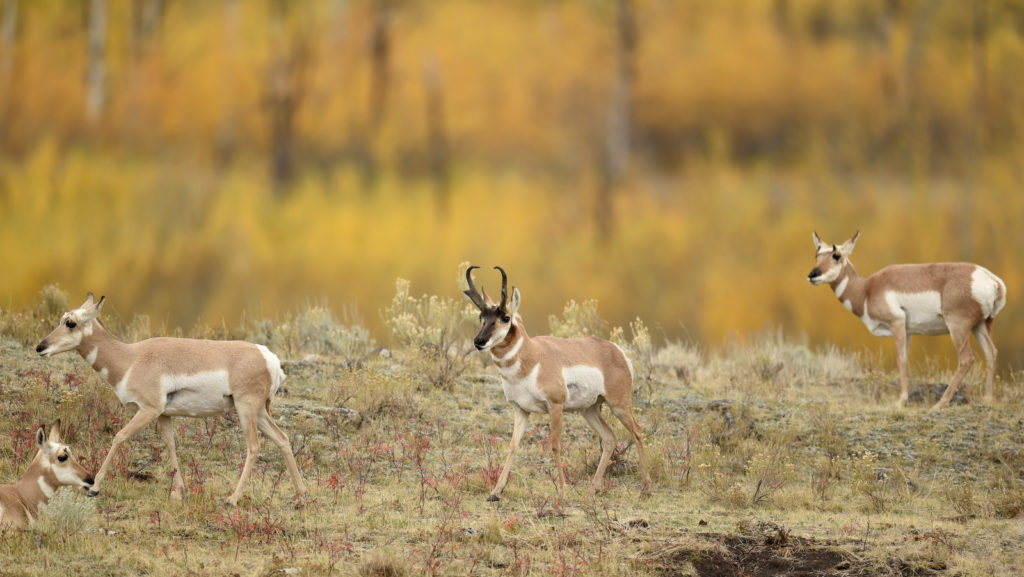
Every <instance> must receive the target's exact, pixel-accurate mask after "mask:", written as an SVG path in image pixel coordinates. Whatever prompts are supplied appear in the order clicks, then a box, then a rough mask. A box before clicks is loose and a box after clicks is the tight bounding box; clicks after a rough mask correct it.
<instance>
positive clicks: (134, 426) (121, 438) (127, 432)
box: [86, 409, 160, 497]
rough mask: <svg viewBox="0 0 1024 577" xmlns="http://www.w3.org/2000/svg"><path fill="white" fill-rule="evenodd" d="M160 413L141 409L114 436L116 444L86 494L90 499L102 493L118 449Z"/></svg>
mask: <svg viewBox="0 0 1024 577" xmlns="http://www.w3.org/2000/svg"><path fill="white" fill-rule="evenodd" d="M159 416H160V413H158V412H156V411H155V410H147V409H139V410H138V412H136V413H135V416H134V417H132V420H130V421H128V424H127V425H125V426H124V428H123V429H121V430H120V431H118V432H117V434H116V435H114V442H113V443H111V444H110V450H109V451H107V456H106V457H105V458H104V459H103V464H102V465H101V466H100V470H99V472H98V473H96V478H95V479H94V480H93V483H92V489H90V490H89V492H88V493H86V494H87V495H88V496H90V497H95V496H96V495H98V494H99V492H100V484H101V483H102V482H103V478H104V477H106V476H107V467H109V466H110V460H111V459H112V458H113V457H114V453H115V452H116V451H117V448H118V447H120V446H121V443H123V442H125V441H127V440H128V439H130V438H131V436H132V435H134V434H135V433H138V432H139V431H141V430H142V429H143V428H144V427H145V426H146V425H148V424H150V423H152V422H153V421H154V420H155V419H156V418H157V417H159Z"/></svg>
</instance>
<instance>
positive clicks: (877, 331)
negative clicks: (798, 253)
mask: <svg viewBox="0 0 1024 577" xmlns="http://www.w3.org/2000/svg"><path fill="white" fill-rule="evenodd" d="M813 234H814V248H815V250H816V251H817V253H816V254H817V256H816V258H817V261H818V262H817V264H816V265H815V266H814V270H812V271H811V273H810V274H809V275H807V280H808V281H810V283H811V284H813V285H819V284H824V283H828V285H829V286H830V287H832V290H833V291H835V293H836V297H838V298H839V301H840V302H842V303H843V306H844V307H846V309H847V310H848V311H850V312H852V313H853V314H855V315H857V316H858V317H860V319H861V320H862V321H864V324H865V325H867V327H868V330H869V331H871V334H873V335H875V336H877V337H889V336H891V337H892V338H893V340H894V341H895V342H896V364H897V365H898V366H899V370H900V398H899V400H898V401H896V407H897V408H899V407H902V406H903V404H904V403H906V402H907V397H908V393H907V353H908V351H909V350H910V335H944V334H949V335H951V336H952V338H953V346H954V347H956V352H957V354H958V355H959V357H960V365H959V368H958V369H957V371H956V374H954V375H953V380H952V381H950V383H949V386H948V387H947V388H946V392H945V393H944V394H943V395H942V398H940V399H939V401H938V402H937V403H935V406H933V407H932V410H936V409H941V408H942V407H944V406H946V405H947V404H948V403H949V400H950V399H951V398H952V397H953V394H954V393H956V390H957V387H959V386H960V383H961V382H962V381H963V380H964V377H965V376H966V375H967V371H969V370H970V369H971V365H973V364H974V353H973V352H971V332H974V337H975V338H976V339H977V340H978V344H979V345H981V351H982V353H984V355H985V363H986V364H987V365H988V366H987V373H986V378H985V398H986V400H991V399H992V379H993V376H994V374H995V366H996V346H995V344H994V343H993V342H992V322H993V320H994V319H995V317H996V315H998V314H999V311H1000V310H1002V308H1003V305H1005V304H1006V285H1005V284H1003V281H1002V280H1001V279H1000V278H999V277H997V276H996V275H994V274H992V273H991V272H989V271H988V269H986V268H984V267H982V266H979V265H976V264H972V263H966V262H956V263H935V264H897V265H892V266H887V267H885V268H883V269H882V270H880V271H878V272H876V273H875V274H873V275H871V276H869V277H867V278H863V277H861V276H859V275H858V274H857V271H856V270H855V269H854V268H853V263H851V262H850V253H852V252H853V247H854V245H855V244H857V238H858V237H859V236H860V232H859V231H858V232H857V233H856V234H854V235H853V237H852V238H850V240H848V241H846V242H844V243H843V244H841V245H838V246H837V245H834V244H828V243H825V242H822V241H821V239H820V238H818V233H817V232H815V233H813Z"/></svg>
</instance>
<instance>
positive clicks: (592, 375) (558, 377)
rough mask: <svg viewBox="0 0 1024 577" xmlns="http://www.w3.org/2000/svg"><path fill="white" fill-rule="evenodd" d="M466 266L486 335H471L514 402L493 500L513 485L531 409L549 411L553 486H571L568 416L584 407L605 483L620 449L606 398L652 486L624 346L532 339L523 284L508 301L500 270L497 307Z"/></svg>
mask: <svg viewBox="0 0 1024 577" xmlns="http://www.w3.org/2000/svg"><path fill="white" fill-rule="evenodd" d="M475 268H480V267H477V266H471V267H469V269H467V270H466V282H467V283H469V290H467V291H464V293H465V295H466V297H467V298H468V299H469V300H470V301H471V302H472V303H473V304H474V305H476V306H477V308H479V309H480V323H481V327H480V333H479V334H478V335H477V336H476V338H475V339H474V340H473V344H474V345H475V346H476V348H477V350H480V351H490V353H491V359H492V360H493V361H494V363H495V364H496V365H497V366H498V372H499V373H500V374H501V383H502V389H504V392H505V399H507V400H508V402H509V404H511V405H512V409H513V411H514V413H513V415H514V419H515V420H514V423H513V426H512V441H511V443H510V444H509V452H508V457H507V458H506V459H505V464H504V465H503V466H502V468H501V474H500V475H499V477H498V482H497V483H496V484H495V485H494V489H493V490H492V491H491V494H490V496H488V497H487V500H488V501H497V500H499V499H500V498H501V492H502V491H503V490H504V489H505V484H506V483H508V475H509V470H510V469H511V468H512V462H513V460H514V459H515V454H516V449H517V448H518V447H519V442H520V440H522V438H523V434H524V433H525V432H526V425H527V422H528V421H529V414H530V413H548V414H550V415H551V452H552V453H553V455H554V461H555V485H556V489H557V491H558V494H559V496H561V495H562V493H563V485H564V483H565V478H564V474H563V471H562V449H561V447H562V445H561V436H562V413H563V412H564V411H578V412H581V413H583V418H585V419H586V421H587V423H588V424H589V425H590V426H591V428H593V429H594V431H596V432H597V434H598V436H599V437H600V439H601V448H602V451H601V461H600V462H599V463H598V465H597V472H596V473H594V481H593V487H594V490H595V491H597V490H600V489H601V487H602V486H603V484H602V480H603V478H604V471H605V468H606V467H607V466H608V462H609V460H610V459H611V456H612V452H613V451H614V450H615V433H614V432H613V431H612V429H611V427H609V426H608V423H606V422H605V420H604V419H603V418H602V417H601V404H602V403H607V404H608V406H609V407H610V408H611V410H612V414H613V415H615V417H616V418H618V419H619V421H621V422H622V424H623V425H625V426H626V429H627V430H628V431H629V433H630V435H632V437H633V441H634V442H635V443H636V446H637V450H638V451H639V452H640V466H641V469H642V471H643V476H644V484H643V492H644V493H646V492H648V491H649V490H650V483H651V479H650V476H649V475H648V473H647V456H646V454H645V453H644V442H643V439H642V437H641V433H640V425H638V424H637V422H636V419H634V418H633V367H632V365H631V364H630V362H629V360H628V359H627V358H626V355H625V353H623V352H622V349H620V348H619V347H618V346H616V345H614V344H612V343H610V342H608V341H606V340H602V339H599V338H596V337H587V338H582V339H560V338H556V337H548V336H544V337H537V338H530V336H529V335H528V334H526V327H524V326H523V320H522V318H521V317H520V316H519V315H518V314H517V312H516V311H518V310H519V289H517V288H515V287H512V299H511V301H510V300H509V299H508V290H507V287H508V277H507V276H506V275H505V271H504V270H503V269H502V268H501V267H494V268H496V269H498V270H499V271H501V302H500V303H498V304H494V302H493V301H491V300H490V299H489V298H487V296H486V293H484V294H481V293H480V292H479V291H478V290H477V288H476V285H474V284H473V276H472V272H473V269H475Z"/></svg>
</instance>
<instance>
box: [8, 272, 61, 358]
mask: <svg viewBox="0 0 1024 577" xmlns="http://www.w3.org/2000/svg"><path fill="white" fill-rule="evenodd" d="M69 303H70V297H69V296H68V293H67V291H65V290H64V289H62V288H60V285H58V284H48V285H46V286H44V287H43V288H42V289H40V291H39V299H38V300H37V301H36V302H35V305H34V306H33V307H32V308H30V309H26V310H23V311H18V312H12V311H3V312H2V313H0V335H2V336H5V337H11V338H14V339H17V340H18V341H19V342H20V343H21V344H23V345H29V344H35V343H37V342H39V339H41V338H42V337H43V336H44V335H46V333H48V332H49V331H50V330H51V329H52V328H53V327H54V326H56V324H57V320H58V319H59V318H60V315H62V314H64V313H65V312H67V311H68V310H69V309H70V306H69Z"/></svg>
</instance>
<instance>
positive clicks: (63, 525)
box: [35, 488, 96, 543]
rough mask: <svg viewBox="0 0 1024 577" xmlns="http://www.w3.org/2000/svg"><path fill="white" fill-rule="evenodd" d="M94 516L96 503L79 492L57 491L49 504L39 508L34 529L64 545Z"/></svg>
mask: <svg viewBox="0 0 1024 577" xmlns="http://www.w3.org/2000/svg"><path fill="white" fill-rule="evenodd" d="M95 515H96V501H95V500H94V499H90V498H88V497H86V496H85V494H84V493H82V492H81V491H75V490H72V489H70V488H62V489H60V490H58V491H57V492H56V493H55V494H54V496H53V497H52V498H51V499H50V502H49V503H47V504H45V505H43V506H41V507H40V508H39V520H38V521H36V524H35V529H36V530H37V531H39V532H40V533H42V534H44V535H49V536H51V537H54V538H56V539H58V540H60V541H61V542H62V543H66V542H67V541H68V539H70V538H71V537H72V536H74V535H75V534H76V533H78V532H79V531H81V530H82V529H83V528H84V527H85V526H86V524H87V523H88V522H89V519H91V518H92V517H93V516H95Z"/></svg>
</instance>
